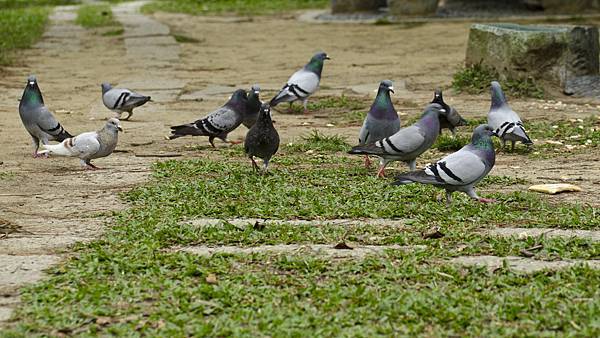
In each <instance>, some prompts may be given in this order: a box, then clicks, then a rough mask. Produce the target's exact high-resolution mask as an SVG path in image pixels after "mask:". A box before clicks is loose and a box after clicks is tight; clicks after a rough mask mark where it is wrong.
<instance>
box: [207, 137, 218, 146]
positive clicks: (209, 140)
mask: <svg viewBox="0 0 600 338" xmlns="http://www.w3.org/2000/svg"><path fill="white" fill-rule="evenodd" d="M208 143H210V145H211V146H212V147H213V148H216V147H215V137H214V136H210V137H209V138H208Z"/></svg>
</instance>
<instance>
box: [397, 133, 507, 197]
mask: <svg viewBox="0 0 600 338" xmlns="http://www.w3.org/2000/svg"><path fill="white" fill-rule="evenodd" d="M492 135H494V136H495V135H496V133H495V132H494V130H493V129H492V128H491V127H490V126H488V125H487V124H482V125H479V126H478V127H477V128H475V131H474V132H473V136H472V137H471V143H469V144H467V145H466V146H464V147H462V148H461V149H460V150H459V151H457V152H455V153H452V154H450V155H448V156H446V157H444V158H442V159H441V160H439V161H438V162H436V163H434V164H430V165H429V166H427V167H426V168H425V169H423V170H419V171H413V172H409V173H404V174H401V175H399V176H398V177H396V179H397V181H396V182H394V183H393V184H396V185H401V184H409V183H413V182H418V183H423V184H432V185H436V186H439V187H441V188H444V189H445V190H446V202H447V203H448V204H450V203H451V201H452V200H451V195H452V192H454V191H462V192H464V193H466V194H467V195H469V197H471V198H474V199H476V200H477V201H479V202H484V203H489V202H494V200H492V199H486V198H481V197H479V196H477V194H476V193H475V190H474V188H473V187H474V186H475V185H476V184H477V183H478V182H479V181H481V180H482V179H483V178H484V177H485V176H486V175H487V174H488V173H489V172H490V170H492V167H493V166H494V163H495V161H496V152H495V151H494V143H493V142H492V139H491V136H492Z"/></svg>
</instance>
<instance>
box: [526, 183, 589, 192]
mask: <svg viewBox="0 0 600 338" xmlns="http://www.w3.org/2000/svg"><path fill="white" fill-rule="evenodd" d="M527 190H529V191H536V192H541V193H544V194H550V195H555V194H558V193H561V192H572V191H575V192H576V191H582V189H581V188H580V187H578V186H576V185H573V184H567V183H551V184H537V185H532V186H531V187H529V188H528V189H527Z"/></svg>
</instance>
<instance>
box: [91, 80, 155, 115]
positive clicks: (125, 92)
mask: <svg viewBox="0 0 600 338" xmlns="http://www.w3.org/2000/svg"><path fill="white" fill-rule="evenodd" d="M148 101H150V96H144V95H141V94H138V93H134V92H132V91H131V90H129V89H124V88H113V87H112V86H111V85H110V84H108V83H103V84H102V102H103V103H104V105H105V106H106V108H108V109H110V110H112V111H114V112H115V113H117V115H116V117H117V118H118V119H120V118H121V114H123V113H124V112H127V113H128V115H127V117H126V118H124V119H123V120H129V118H130V117H131V115H133V108H137V107H139V106H141V105H143V104H144V103H146V102H148Z"/></svg>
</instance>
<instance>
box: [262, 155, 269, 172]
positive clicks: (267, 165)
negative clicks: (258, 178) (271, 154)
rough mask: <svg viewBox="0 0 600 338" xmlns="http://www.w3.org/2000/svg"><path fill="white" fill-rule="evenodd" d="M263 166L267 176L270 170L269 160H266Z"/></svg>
mask: <svg viewBox="0 0 600 338" xmlns="http://www.w3.org/2000/svg"><path fill="white" fill-rule="evenodd" d="M263 165H264V166H263V174H266V173H267V170H269V159H264V160H263Z"/></svg>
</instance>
